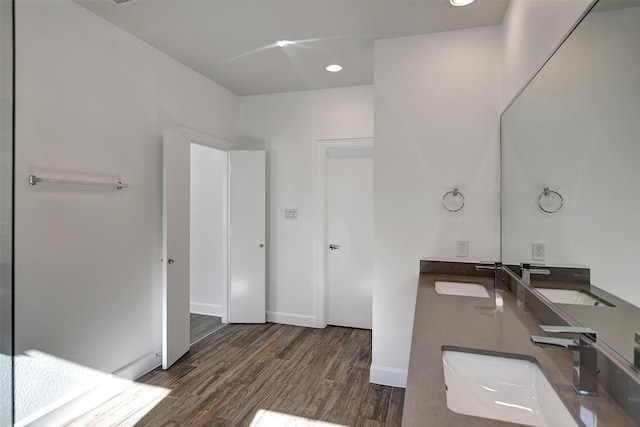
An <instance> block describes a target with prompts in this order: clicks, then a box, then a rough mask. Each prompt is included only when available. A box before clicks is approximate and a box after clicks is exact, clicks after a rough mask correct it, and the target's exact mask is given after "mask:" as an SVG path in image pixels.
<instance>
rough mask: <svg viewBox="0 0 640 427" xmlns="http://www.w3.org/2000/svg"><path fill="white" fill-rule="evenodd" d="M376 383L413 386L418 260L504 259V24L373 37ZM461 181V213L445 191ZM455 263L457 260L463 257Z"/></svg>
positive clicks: (374, 379)
mask: <svg viewBox="0 0 640 427" xmlns="http://www.w3.org/2000/svg"><path fill="white" fill-rule="evenodd" d="M374 76H375V80H374V88H375V89H374V91H375V138H376V142H375V147H374V165H375V167H374V290H373V292H374V293H373V364H372V367H371V380H372V381H373V382H376V383H382V384H391V385H398V386H404V385H405V384H406V375H407V366H408V362H409V350H410V344H411V331H412V325H413V314H414V307H415V297H416V288H417V279H418V274H419V259H420V258H421V257H427V258H432V259H453V260H455V259H456V252H455V248H456V240H468V241H469V257H468V258H466V259H462V260H465V261H474V260H495V259H498V256H499V199H498V197H499V196H498V138H499V127H498V126H499V122H498V117H499V113H500V102H501V97H500V94H501V83H502V81H501V29H500V27H497V26H496V27H483V28H476V29H470V30H462V31H451V32H443V33H434V34H427V35H422V36H416V37H407V38H398V39H389V40H379V41H377V42H376V43H375V64H374ZM453 187H458V188H459V189H460V191H461V192H462V193H463V195H464V197H465V198H466V204H465V207H464V209H463V210H462V211H460V212H458V213H450V212H447V211H445V210H444V208H443V207H442V205H441V200H442V196H443V195H444V194H445V193H446V192H447V191H449V190H451V189H452V188H453ZM458 260H460V259H459V258H458Z"/></svg>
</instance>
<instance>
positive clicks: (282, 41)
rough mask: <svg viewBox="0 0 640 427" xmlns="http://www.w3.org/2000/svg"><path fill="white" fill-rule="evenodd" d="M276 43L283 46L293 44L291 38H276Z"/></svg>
mask: <svg viewBox="0 0 640 427" xmlns="http://www.w3.org/2000/svg"><path fill="white" fill-rule="evenodd" d="M276 44H277V45H278V46H280V47H284V46H289V45H290V44H293V42H292V41H291V40H278V42H277V43H276Z"/></svg>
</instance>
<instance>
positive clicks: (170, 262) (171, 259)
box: [167, 258, 175, 264]
mask: <svg viewBox="0 0 640 427" xmlns="http://www.w3.org/2000/svg"><path fill="white" fill-rule="evenodd" d="M167 262H168V263H169V264H173V263H174V262H175V261H174V260H173V258H169V260H168V261H167Z"/></svg>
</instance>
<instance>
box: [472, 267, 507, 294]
mask: <svg viewBox="0 0 640 427" xmlns="http://www.w3.org/2000/svg"><path fill="white" fill-rule="evenodd" d="M481 262H483V261H481ZM483 270H489V271H493V272H494V275H493V287H494V288H495V289H499V290H502V289H504V271H502V263H501V262H499V261H496V262H494V263H493V265H476V271H483Z"/></svg>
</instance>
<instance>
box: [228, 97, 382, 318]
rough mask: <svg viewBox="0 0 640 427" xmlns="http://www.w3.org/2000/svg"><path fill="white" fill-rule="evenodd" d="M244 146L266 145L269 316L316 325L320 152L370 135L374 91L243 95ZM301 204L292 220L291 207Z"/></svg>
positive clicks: (241, 135) (242, 133)
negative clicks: (331, 142)
mask: <svg viewBox="0 0 640 427" xmlns="http://www.w3.org/2000/svg"><path fill="white" fill-rule="evenodd" d="M241 103H242V118H241V121H240V123H241V125H240V133H241V134H240V137H239V140H238V145H239V146H245V147H261V148H265V149H266V150H267V212H268V214H267V215H268V218H267V222H268V226H267V248H268V254H267V319H268V320H270V321H277V322H283V323H290V324H296V325H304V326H316V325H317V317H316V316H317V314H316V268H317V266H316V248H317V241H316V239H317V236H316V227H317V218H316V210H317V207H316V199H317V195H316V184H317V183H316V175H317V173H316V163H317V162H316V152H317V141H318V140H321V139H350V138H371V137H372V135H373V89H372V87H371V86H358V87H349V88H339V89H328V90H314V91H304V92H289V93H281V94H273V95H259V96H248V97H243V98H241ZM287 208H295V209H298V220H285V219H284V209H287Z"/></svg>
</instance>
